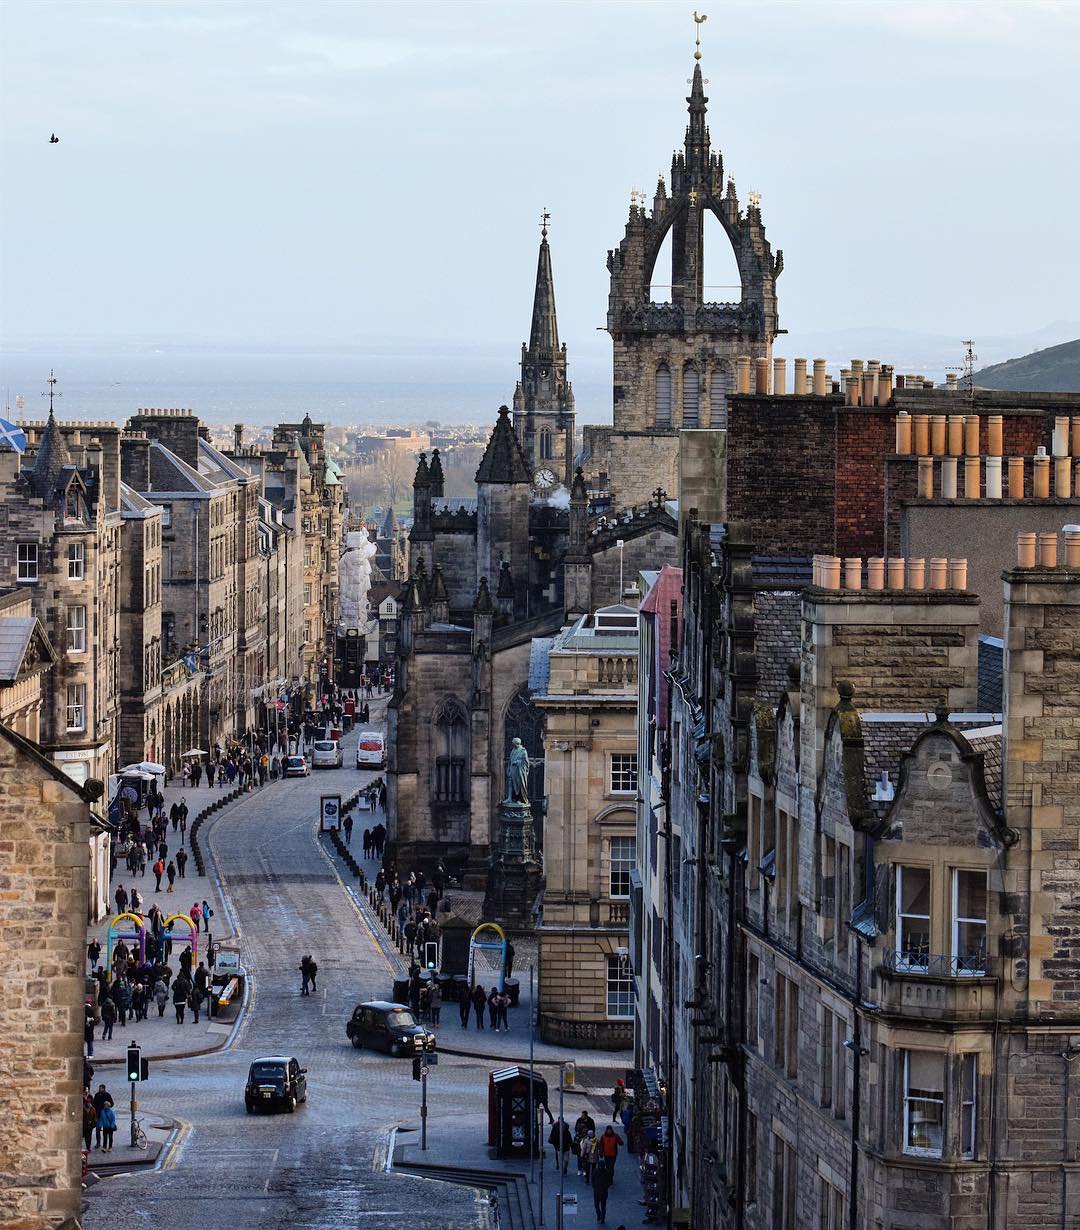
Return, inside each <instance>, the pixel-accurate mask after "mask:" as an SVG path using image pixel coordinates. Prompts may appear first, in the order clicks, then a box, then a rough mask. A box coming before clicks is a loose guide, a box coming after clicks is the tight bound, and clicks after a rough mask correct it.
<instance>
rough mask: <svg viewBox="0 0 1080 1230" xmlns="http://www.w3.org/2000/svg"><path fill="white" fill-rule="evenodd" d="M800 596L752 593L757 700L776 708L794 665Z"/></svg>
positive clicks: (799, 628) (793, 591)
mask: <svg viewBox="0 0 1080 1230" xmlns="http://www.w3.org/2000/svg"><path fill="white" fill-rule="evenodd" d="M801 621H802V593H801V592H800V591H799V590H797V589H765V590H758V591H757V592H756V593H755V594H754V630H755V638H754V652H755V655H756V657H757V668H758V685H757V696H758V699H759V700H763V701H765V703H766V704H769V705H778V704H779V703H780V697H781V696H782V695H783V694H784V692H786V691H787V688H788V667H789V666H790V664H791V663H792V662H797V661H798V659H799V653H800V641H801V636H802V622H801Z"/></svg>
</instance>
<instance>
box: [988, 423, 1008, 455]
mask: <svg viewBox="0 0 1080 1230" xmlns="http://www.w3.org/2000/svg"><path fill="white" fill-rule="evenodd" d="M1003 435H1004V427H1003V420H1002V417H1001V415H1000V414H991V415H990V417H989V419H988V420H987V423H986V451H987V452H988V453H989V454H990V456H991V457H1000V456H1001V454H1002V453H1003V452H1004V451H1005V450H1004V448H1003V447H1002V439H1003Z"/></svg>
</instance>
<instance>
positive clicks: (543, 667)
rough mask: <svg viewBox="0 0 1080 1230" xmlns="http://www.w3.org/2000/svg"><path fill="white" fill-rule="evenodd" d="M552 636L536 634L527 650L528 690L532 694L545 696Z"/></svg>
mask: <svg viewBox="0 0 1080 1230" xmlns="http://www.w3.org/2000/svg"><path fill="white" fill-rule="evenodd" d="M554 644H555V638H554V637H553V636H538V637H537V638H536V639H535V640H534V641H533V643H532V648H531V649H530V651H529V691H530V692H531V693H532V694H533V695H534V696H546V695H547V690H548V684H549V683H550V682H551V650H552V648H553V646H554Z"/></svg>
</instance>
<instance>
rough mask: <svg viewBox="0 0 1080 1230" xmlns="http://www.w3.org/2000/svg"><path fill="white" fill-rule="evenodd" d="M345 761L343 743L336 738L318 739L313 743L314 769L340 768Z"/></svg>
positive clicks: (312, 758)
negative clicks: (342, 752)
mask: <svg viewBox="0 0 1080 1230" xmlns="http://www.w3.org/2000/svg"><path fill="white" fill-rule="evenodd" d="M344 763H345V760H344V757H343V756H342V754H341V744H340V743H339V742H338V741H337V740H336V739H316V740H315V742H314V743H313V744H312V745H311V767H312V768H313V769H340V768H341V766H342V765H343V764H344Z"/></svg>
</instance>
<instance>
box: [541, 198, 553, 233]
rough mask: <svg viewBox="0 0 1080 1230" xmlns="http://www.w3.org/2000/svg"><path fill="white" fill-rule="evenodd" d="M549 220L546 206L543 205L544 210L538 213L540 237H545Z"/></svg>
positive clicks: (549, 215) (549, 216)
mask: <svg viewBox="0 0 1080 1230" xmlns="http://www.w3.org/2000/svg"><path fill="white" fill-rule="evenodd" d="M550 221H551V214H549V213H548V209H547V206H546V205H545V206H544V212H543V213H542V214H541V215H540V238H541V239H547V232H548V223H549V222H550Z"/></svg>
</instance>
